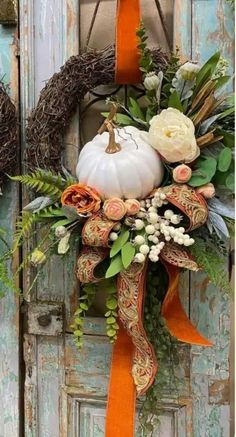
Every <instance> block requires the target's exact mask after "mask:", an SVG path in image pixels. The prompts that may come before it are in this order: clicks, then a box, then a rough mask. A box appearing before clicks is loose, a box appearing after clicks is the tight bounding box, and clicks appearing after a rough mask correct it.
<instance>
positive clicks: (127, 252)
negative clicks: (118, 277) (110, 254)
mask: <svg viewBox="0 0 236 437" xmlns="http://www.w3.org/2000/svg"><path fill="white" fill-rule="evenodd" d="M134 256H135V248H134V246H133V245H132V244H131V243H130V242H129V241H128V242H127V243H126V244H124V246H123V247H122V248H121V259H122V263H123V266H124V268H125V269H127V267H129V265H130V264H131V263H132V261H133V259H134Z"/></svg>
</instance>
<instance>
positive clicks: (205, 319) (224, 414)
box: [174, 0, 234, 437]
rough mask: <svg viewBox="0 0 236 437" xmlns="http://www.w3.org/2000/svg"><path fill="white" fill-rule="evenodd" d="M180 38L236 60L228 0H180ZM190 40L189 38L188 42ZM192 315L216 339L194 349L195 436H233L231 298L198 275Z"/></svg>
mask: <svg viewBox="0 0 236 437" xmlns="http://www.w3.org/2000/svg"><path fill="white" fill-rule="evenodd" d="M174 27H175V36H176V41H177V42H178V45H179V47H180V49H181V51H182V52H183V55H184V56H185V57H186V58H192V59H194V60H196V61H200V62H203V61H206V60H207V59H208V58H209V57H210V56H211V55H212V54H213V53H214V52H215V51H217V50H221V51H222V55H223V56H224V57H226V58H227V59H228V60H229V62H230V63H231V66H230V71H231V72H232V61H233V50H234V49H233V20H232V10H230V7H229V5H228V6H227V5H226V3H225V2H224V1H223V0H191V1H190V0H176V10H175V26H174ZM186 41H187V42H186ZM190 296H191V308H190V310H191V319H192V321H193V322H194V324H196V325H197V327H198V329H199V330H200V331H201V332H202V333H203V334H204V335H205V336H206V337H208V338H209V339H210V340H212V341H213V342H214V346H213V347H212V348H200V347H192V349H191V356H192V359H191V373H190V376H191V391H192V398H193V435H194V436H195V437H202V436H205V435H207V436H212V437H213V436H214V437H218V436H219V437H220V436H225V437H228V436H229V381H228V378H229V362H228V361H229V327H230V320H229V314H230V312H229V299H228V298H227V297H226V296H224V295H223V293H222V292H221V291H220V290H217V289H216V288H215V287H213V286H212V285H211V284H209V281H208V280H207V278H206V276H205V275H204V274H193V275H192V281H191V294H190Z"/></svg>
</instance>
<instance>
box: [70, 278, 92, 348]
mask: <svg viewBox="0 0 236 437" xmlns="http://www.w3.org/2000/svg"><path fill="white" fill-rule="evenodd" d="M96 291H97V287H96V284H87V285H85V286H84V287H83V289H82V296H81V297H80V299H79V307H78V308H77V310H76V311H75V314H74V316H75V317H74V322H73V324H72V325H71V328H72V329H73V334H74V338H75V344H76V346H77V347H78V348H79V349H81V348H82V346H83V341H82V335H83V318H84V317H85V316H86V313H87V312H88V310H89V307H90V306H91V304H92V303H93V301H94V299H95V295H96Z"/></svg>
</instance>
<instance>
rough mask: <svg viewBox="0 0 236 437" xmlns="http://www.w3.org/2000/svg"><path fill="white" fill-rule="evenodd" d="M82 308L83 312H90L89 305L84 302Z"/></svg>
mask: <svg viewBox="0 0 236 437" xmlns="http://www.w3.org/2000/svg"><path fill="white" fill-rule="evenodd" d="M80 308H81V309H82V310H84V311H88V305H87V304H86V303H84V302H82V303H81V304H80Z"/></svg>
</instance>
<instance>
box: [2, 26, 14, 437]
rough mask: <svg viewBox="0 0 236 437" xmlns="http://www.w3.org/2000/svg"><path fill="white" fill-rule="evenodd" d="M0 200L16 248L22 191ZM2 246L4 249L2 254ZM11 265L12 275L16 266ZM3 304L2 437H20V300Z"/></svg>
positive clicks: (6, 77) (10, 61) (10, 53)
mask: <svg viewBox="0 0 236 437" xmlns="http://www.w3.org/2000/svg"><path fill="white" fill-rule="evenodd" d="M16 42H17V31H16V27H15V26H1V25H0V78H1V79H2V78H3V81H4V83H5V84H10V94H11V97H12V100H13V102H14V103H15V104H16V106H18V63H17V58H16V51H17V48H16ZM2 191H3V196H1V197H0V227H2V228H4V229H5V230H6V231H7V236H6V239H7V241H8V243H9V245H11V244H12V235H13V230H14V225H15V218H16V215H17V213H18V208H19V202H18V190H16V189H15V187H13V184H11V183H9V182H7V183H5V184H4V185H3V187H2ZM1 250H2V246H1V245H0V252H1ZM16 261H17V260H16V258H14V259H13V260H12V263H9V272H10V271H11V270H12V267H13V265H14V264H15V263H16ZM5 292H6V295H5V297H4V298H2V299H1V300H0V411H1V413H0V435H1V437H8V436H14V437H18V436H19V299H18V297H17V296H16V294H14V293H13V292H12V290H5Z"/></svg>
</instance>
